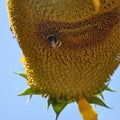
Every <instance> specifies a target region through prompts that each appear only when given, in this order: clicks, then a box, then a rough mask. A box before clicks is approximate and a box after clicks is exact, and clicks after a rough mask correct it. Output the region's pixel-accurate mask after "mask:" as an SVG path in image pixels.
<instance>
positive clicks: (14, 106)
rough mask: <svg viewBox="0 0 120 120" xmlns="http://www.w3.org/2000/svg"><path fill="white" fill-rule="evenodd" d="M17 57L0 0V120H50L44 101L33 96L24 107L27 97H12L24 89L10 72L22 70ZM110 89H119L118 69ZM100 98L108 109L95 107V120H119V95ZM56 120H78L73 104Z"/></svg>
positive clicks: (16, 49)
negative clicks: (96, 119)
mask: <svg viewBox="0 0 120 120" xmlns="http://www.w3.org/2000/svg"><path fill="white" fill-rule="evenodd" d="M20 58H21V50H20V48H19V45H18V43H17V41H16V39H15V38H13V34H12V33H11V31H10V26H9V21H8V16H7V11H6V0H0V90H1V92H0V93H1V94H0V120H54V119H55V114H54V112H53V110H52V108H51V107H50V109H49V110H48V111H47V99H44V98H41V97H39V96H34V97H33V98H32V100H31V101H30V102H29V103H28V104H26V100H27V97H18V96H16V95H17V94H18V93H20V92H21V91H23V90H24V89H25V88H27V87H28V86H27V83H26V81H25V80H24V79H23V78H21V77H19V76H17V75H15V74H14V73H13V72H14V71H17V72H19V71H21V69H22V68H23V65H22V64H21V63H20ZM110 87H111V88H112V89H115V90H120V67H119V68H118V69H117V70H116V71H115V73H114V75H113V76H112V77H111V84H110ZM104 95H105V102H106V104H107V105H109V106H110V107H112V109H106V108H102V107H99V106H96V107H95V109H96V110H97V112H98V114H99V120H119V118H120V116H119V115H120V93H119V92H116V93H110V92H105V93H104ZM59 120H82V118H81V116H80V114H79V111H78V107H77V104H76V103H73V104H70V105H68V106H67V107H66V108H65V110H64V111H63V112H62V113H61V115H60V116H59Z"/></svg>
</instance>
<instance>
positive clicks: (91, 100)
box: [87, 96, 110, 108]
mask: <svg viewBox="0 0 120 120" xmlns="http://www.w3.org/2000/svg"><path fill="white" fill-rule="evenodd" d="M87 100H88V102H89V103H90V104H96V105H100V106H103V107H106V108H110V107H109V106H107V105H106V104H105V103H104V102H103V101H102V100H101V99H100V98H99V97H98V96H93V97H91V98H89V99H87Z"/></svg>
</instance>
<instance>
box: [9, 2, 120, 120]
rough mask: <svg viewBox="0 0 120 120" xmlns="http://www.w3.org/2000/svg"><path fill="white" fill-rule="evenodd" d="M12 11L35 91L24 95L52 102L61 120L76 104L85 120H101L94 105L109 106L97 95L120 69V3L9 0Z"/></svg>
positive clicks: (12, 21) (29, 77) (26, 70)
mask: <svg viewBox="0 0 120 120" xmlns="http://www.w3.org/2000/svg"><path fill="white" fill-rule="evenodd" d="M7 8H8V14H9V19H10V26H11V30H12V31H13V33H14V34H15V37H16V39H17V40H18V43H19V45H20V47H21V49H22V52H23V58H22V61H23V64H24V66H25V72H26V73H25V74H24V77H25V78H26V79H27V83H28V85H29V86H30V88H28V89H27V90H25V91H24V92H23V93H22V94H20V95H28V94H29V95H33V94H38V95H42V96H43V97H48V98H49V99H48V105H50V104H52V105H53V108H54V110H55V112H56V114H57V117H58V115H59V113H60V112H61V111H62V109H63V108H64V107H65V106H66V105H67V104H69V103H71V102H74V101H76V102H77V103H78V105H79V108H80V112H81V114H82V116H83V118H84V120H88V119H89V120H97V114H96V112H95V111H94V109H93V108H92V107H91V106H90V104H89V103H92V102H94V103H96V104H100V105H103V106H106V105H105V104H104V103H103V102H102V101H101V100H100V99H99V97H98V96H97V95H98V94H100V95H101V93H102V91H103V90H106V89H107V90H108V83H109V80H110V76H111V75H112V74H113V73H114V71H115V69H116V68H117V67H118V65H119V64H120V57H119V55H120V1H119V0H7ZM22 75H23V74H22ZM109 90H110V89H109ZM96 101H97V102H96Z"/></svg>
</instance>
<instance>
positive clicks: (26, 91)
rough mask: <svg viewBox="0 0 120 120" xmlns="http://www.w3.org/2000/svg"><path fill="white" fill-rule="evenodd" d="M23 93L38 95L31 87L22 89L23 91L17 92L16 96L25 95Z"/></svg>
mask: <svg viewBox="0 0 120 120" xmlns="http://www.w3.org/2000/svg"><path fill="white" fill-rule="evenodd" d="M25 95H30V96H31V95H39V94H38V93H36V92H35V91H34V90H33V88H27V89H26V90H24V91H23V92H21V93H20V94H18V96H25Z"/></svg>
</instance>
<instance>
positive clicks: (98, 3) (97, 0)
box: [92, 0, 100, 12]
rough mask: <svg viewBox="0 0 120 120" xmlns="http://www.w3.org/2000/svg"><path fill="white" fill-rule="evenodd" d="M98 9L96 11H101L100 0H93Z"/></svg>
mask: <svg viewBox="0 0 120 120" xmlns="http://www.w3.org/2000/svg"><path fill="white" fill-rule="evenodd" d="M92 1H93V3H94V6H95V9H96V12H98V11H99V8H100V0H92Z"/></svg>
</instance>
